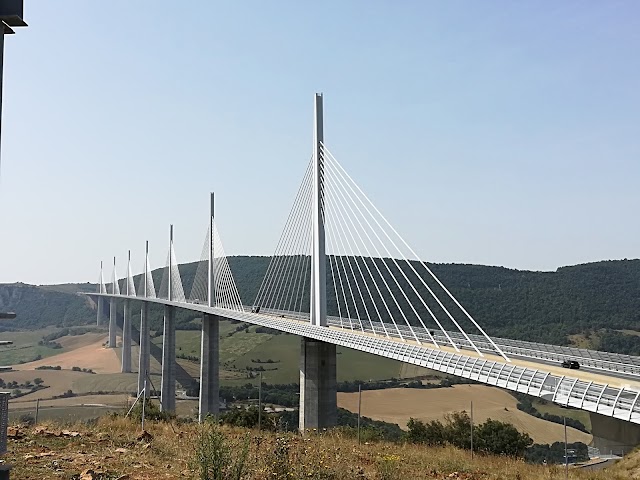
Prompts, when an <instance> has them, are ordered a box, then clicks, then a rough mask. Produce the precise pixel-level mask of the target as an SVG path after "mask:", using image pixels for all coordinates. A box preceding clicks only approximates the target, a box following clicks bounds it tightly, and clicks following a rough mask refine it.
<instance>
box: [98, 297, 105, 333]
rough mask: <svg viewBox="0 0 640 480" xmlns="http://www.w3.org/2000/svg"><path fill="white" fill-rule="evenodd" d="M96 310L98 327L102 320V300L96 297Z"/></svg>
mask: <svg viewBox="0 0 640 480" xmlns="http://www.w3.org/2000/svg"><path fill="white" fill-rule="evenodd" d="M96 308H97V310H98V315H97V319H96V325H98V326H100V325H102V318H103V317H104V298H102V297H98V302H97V306H96Z"/></svg>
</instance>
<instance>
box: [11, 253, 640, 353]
mask: <svg viewBox="0 0 640 480" xmlns="http://www.w3.org/2000/svg"><path fill="white" fill-rule="evenodd" d="M229 262H230V265H231V268H232V270H233V273H234V277H235V279H236V282H237V284H238V287H239V290H240V295H241V298H242V299H243V302H244V303H245V304H247V305H251V304H253V301H254V298H255V296H256V294H257V292H258V289H259V287H260V284H261V282H262V279H263V276H264V272H265V271H266V269H267V266H268V263H269V257H230V258H229ZM196 267H197V263H190V264H183V265H181V266H180V273H181V276H182V279H183V283H184V285H185V292H186V293H187V295H188V294H189V291H190V288H191V287H190V286H191V284H192V283H193V278H194V275H195V271H196ZM430 267H431V268H432V270H433V271H434V273H436V275H438V277H439V278H440V279H441V280H442V282H443V283H444V284H445V285H446V286H447V287H448V288H449V289H450V290H451V291H452V293H453V294H454V295H455V296H456V297H457V298H458V299H459V300H460V302H461V303H462V304H463V305H464V306H465V308H466V309H467V310H468V311H469V312H470V313H471V314H472V315H473V316H474V317H475V318H476V320H478V322H479V323H480V324H481V325H482V326H483V327H484V328H485V330H486V331H487V332H488V333H489V334H491V335H495V336H501V337H509V338H515V339H524V340H534V339H535V340H539V341H543V342H547V343H556V344H557V343H562V344H568V343H570V336H571V338H572V339H573V338H574V337H576V335H578V336H579V337H580V339H581V342H582V343H583V344H584V345H586V346H589V347H592V348H602V349H606V350H609V351H616V352H622V353H629V354H634V355H639V354H640V337H639V336H636V335H632V334H631V333H633V332H634V331H637V330H640V294H639V292H640V260H616V261H603V262H596V263H589V264H584V265H576V266H571V267H562V268H559V269H558V270H557V271H555V272H531V271H522V270H513V269H508V268H503V267H488V266H482V265H459V264H431V265H430ZM161 279H162V269H158V270H155V271H154V280H155V284H156V288H157V289H159V286H160V284H161ZM138 281H139V279H138V278H136V284H137V283H138ZM79 290H82V291H90V290H95V286H92V285H91V284H79V285H57V286H46V287H35V286H31V285H24V284H12V285H0V309H3V310H13V311H15V312H16V313H17V314H18V316H19V319H17V320H15V321H14V322H12V323H11V325H12V326H15V327H19V328H28V329H31V328H41V327H44V326H48V325H63V326H69V325H79V324H83V323H91V322H93V321H95V310H93V308H95V307H94V305H93V304H92V302H90V301H88V300H87V299H86V298H84V297H80V296H78V295H75V294H74V293H71V292H73V291H79ZM332 291H333V288H330V289H327V292H328V295H329V314H335V313H337V312H334V311H332V305H333V303H332V297H331V295H332V294H331V292H332ZM156 310H157V311H156ZM156 310H154V311H153V312H152V323H153V325H152V328H156V329H160V328H161V325H160V322H161V310H160V308H159V307H156ZM138 315H139V313H138ZM134 318H135V317H134ZM5 325H6V326H9V324H8V323H7V324H5ZM177 325H178V328H183V329H185V328H186V329H196V328H198V323H197V315H195V314H194V313H192V312H188V311H179V313H178V318H177ZM623 330H624V331H626V332H622V331H623Z"/></svg>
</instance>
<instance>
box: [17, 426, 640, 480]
mask: <svg viewBox="0 0 640 480" xmlns="http://www.w3.org/2000/svg"><path fill="white" fill-rule="evenodd" d="M47 428H48V430H50V431H51V432H60V431H61V430H62V428H63V427H61V426H60V425H55V424H50V425H48V426H47ZM199 428H200V427H199V426H198V425H195V424H187V425H176V424H170V423H155V422H154V423H148V424H147V429H148V431H149V433H150V434H151V435H152V439H151V440H148V441H147V440H144V439H139V434H140V427H139V425H138V424H135V423H133V422H131V421H129V420H126V419H122V418H118V419H110V418H103V419H101V420H99V422H98V423H97V424H96V425H95V426H79V425H76V426H75V427H74V428H73V429H74V430H77V431H78V432H80V434H81V435H80V436H78V437H74V438H68V437H56V436H47V435H46V434H43V433H37V432H36V430H34V429H29V430H26V431H25V433H26V436H25V437H24V438H22V439H20V440H10V441H9V452H8V454H7V456H6V460H7V461H8V462H9V463H12V464H13V465H15V468H14V471H13V474H12V478H20V479H24V480H36V479H38V480H39V479H50V478H79V474H80V473H81V472H82V471H84V470H86V469H93V470H94V471H95V472H96V473H101V476H99V477H97V478H101V479H114V478H118V477H120V476H122V475H129V477H127V478H129V479H132V480H133V479H138V480H142V479H161V478H185V479H195V478H197V476H196V472H195V471H193V469H192V467H193V464H192V455H193V452H195V447H196V442H197V438H198V432H199ZM222 431H223V433H224V434H225V437H226V441H227V442H229V443H230V444H231V446H232V447H234V448H237V447H238V446H239V445H240V444H241V443H242V441H243V439H244V438H246V436H247V435H248V436H249V440H250V450H249V456H248V460H247V475H246V476H245V477H244V478H245V479H246V480H267V479H274V478H293V479H302V478H306V479H309V478H313V479H325V480H329V479H335V480H342V479H363V480H364V479H371V480H374V479H385V480H393V479H402V480H408V479H415V478H427V479H445V478H453V479H456V478H457V479H467V480H470V479H474V480H481V479H482V480H498V479H504V480H506V479H519V480H543V479H544V480H549V479H555V478H557V479H560V478H564V472H563V471H562V469H561V468H557V467H543V466H534V465H527V464H525V463H524V462H522V461H520V460H514V459H509V458H502V457H483V456H476V458H475V459H473V460H471V458H470V455H469V453H468V452H466V451H462V450H458V449H455V448H451V447H445V448H428V447H423V446H418V445H395V444H390V443H384V442H381V443H373V444H369V445H360V446H358V445H357V444H356V443H355V441H354V440H353V439H352V438H348V437H345V436H344V435H343V434H341V433H340V432H339V431H335V432H330V433H327V434H325V435H323V436H312V437H308V438H302V437H300V436H298V435H294V434H272V433H264V432H263V433H261V434H259V433H258V432H257V431H255V430H241V429H231V428H223V429H222ZM234 451H235V450H234ZM621 467H622V465H620V466H617V467H616V468H621ZM633 474H634V471H632V470H629V469H625V470H624V471H622V470H620V471H619V472H617V473H616V471H615V470H611V471H607V472H602V473H599V472H582V471H579V470H573V469H572V470H571V471H570V475H569V478H571V479H575V480H577V479H585V480H586V479H591V480H605V479H606V480H622V479H626V478H634V477H632V476H630V475H633Z"/></svg>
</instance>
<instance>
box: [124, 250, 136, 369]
mask: <svg viewBox="0 0 640 480" xmlns="http://www.w3.org/2000/svg"><path fill="white" fill-rule="evenodd" d="M132 282H133V280H132V279H131V250H129V259H128V263H127V280H126V283H125V286H124V288H125V294H126V295H132V294H133V295H135V292H132V291H131V290H130V288H131V284H132ZM121 367H122V368H121V370H120V371H121V372H122V373H131V300H129V299H127V300H125V301H124V319H123V322H122V365H121Z"/></svg>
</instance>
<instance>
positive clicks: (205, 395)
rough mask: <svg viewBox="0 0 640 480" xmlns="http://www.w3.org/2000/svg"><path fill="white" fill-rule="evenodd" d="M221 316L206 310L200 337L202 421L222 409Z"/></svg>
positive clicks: (210, 295) (211, 294)
mask: <svg viewBox="0 0 640 480" xmlns="http://www.w3.org/2000/svg"><path fill="white" fill-rule="evenodd" d="M213 220H214V195H213V192H211V205H210V215H209V232H210V235H209V239H208V242H209V248H208V250H209V252H208V255H209V267H208V270H207V301H208V306H209V307H213V306H215V270H214V268H215V264H214V251H213V245H214V241H213V240H214V227H213ZM219 320H220V318H219V317H218V316H216V315H211V314H208V313H205V314H204V315H203V317H202V336H201V340H200V403H199V410H198V411H199V414H198V418H199V420H200V422H202V421H203V420H204V419H205V418H206V416H207V415H208V414H212V415H217V414H218V413H219V410H220V376H219V373H220V321H219Z"/></svg>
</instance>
